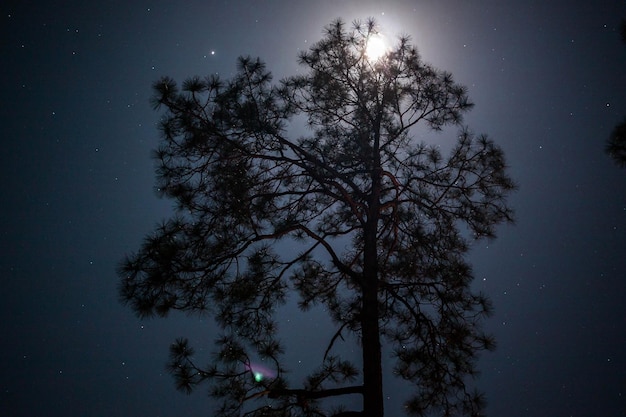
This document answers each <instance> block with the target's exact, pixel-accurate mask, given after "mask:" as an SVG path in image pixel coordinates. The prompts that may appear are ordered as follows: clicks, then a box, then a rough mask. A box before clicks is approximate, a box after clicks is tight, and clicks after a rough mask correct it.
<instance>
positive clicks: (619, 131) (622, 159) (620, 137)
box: [605, 19, 626, 167]
mask: <svg viewBox="0 0 626 417" xmlns="http://www.w3.org/2000/svg"><path fill="white" fill-rule="evenodd" d="M620 35H621V38H622V42H624V43H626V19H622V23H621V24H620ZM605 151H606V153H607V154H608V155H609V156H610V157H611V158H613V161H614V162H615V163H616V164H617V165H619V166H620V167H626V118H624V120H623V121H622V122H621V123H620V124H618V125H617V126H615V128H613V131H612V132H611V135H610V136H609V139H608V140H607V142H606V147H605Z"/></svg>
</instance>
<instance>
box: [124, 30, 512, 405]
mask: <svg viewBox="0 0 626 417" xmlns="http://www.w3.org/2000/svg"><path fill="white" fill-rule="evenodd" d="M377 33H378V29H377V26H376V23H375V22H374V21H373V20H369V21H367V22H365V23H360V22H355V23H354V25H353V27H351V28H349V29H348V28H346V26H345V24H344V23H343V22H342V21H341V20H337V21H335V22H333V23H332V24H330V25H329V26H327V27H326V30H325V34H324V37H323V38H322V40H321V41H319V42H318V43H317V44H315V45H314V46H313V47H312V48H311V49H310V50H309V51H307V52H304V53H302V54H301V55H300V57H299V62H300V64H301V65H302V66H303V67H304V68H305V72H304V74H303V75H298V76H294V77H291V78H287V79H285V80H283V81H281V82H280V83H275V84H273V83H272V77H271V75H270V73H269V72H268V71H267V70H266V69H265V65H264V64H263V63H261V62H260V61H259V60H258V59H251V58H240V60H239V62H238V71H237V73H236V75H235V76H234V77H233V78H232V79H230V80H228V81H222V80H220V79H218V78H217V77H215V76H211V77H209V78H207V79H200V78H191V79H188V80H187V81H185V82H184V83H183V85H182V89H180V90H179V89H178V87H177V86H176V83H175V82H174V81H173V80H172V79H170V78H163V79H161V80H159V81H158V82H156V83H155V84H154V90H155V96H154V105H155V107H156V108H159V107H165V108H166V110H167V112H166V114H165V116H164V118H163V119H162V123H161V126H160V127H161V131H162V134H163V142H162V144H161V147H160V148H159V149H158V150H157V151H156V154H155V158H156V159H157V161H158V163H159V166H158V170H157V173H158V190H159V191H160V192H161V193H162V194H163V195H164V196H167V197H170V198H173V199H174V200H175V201H176V202H177V212H176V215H175V217H173V218H172V219H170V220H168V221H166V222H165V223H163V224H162V225H160V226H159V227H158V228H157V229H156V231H155V232H154V233H153V234H152V235H150V236H148V237H147V238H146V240H145V242H144V243H143V245H142V246H141V248H140V250H139V251H138V252H137V253H136V254H132V255H130V256H128V257H127V258H126V259H125V260H124V261H123V262H122V263H121V265H120V270H119V275H120V277H121V285H120V294H121V298H122V299H123V301H124V302H126V303H128V304H130V306H131V307H132V308H133V310H134V311H135V312H136V313H137V314H138V315H139V316H141V317H145V316H153V315H159V316H164V315H166V314H167V313H168V312H169V311H170V310H183V311H187V312H206V313H208V314H211V315H213V316H214V317H215V319H216V322H217V323H218V324H219V326H220V328H221V334H220V335H219V336H218V337H217V340H216V351H215V354H214V356H213V358H212V360H211V363H210V364H209V365H207V366H202V365H200V364H198V362H197V360H196V359H195V357H194V351H193V349H192V348H191V347H190V346H189V344H188V341H187V340H186V339H179V340H177V341H176V342H175V343H174V344H173V345H172V347H171V352H170V353H171V361H170V364H169V369H170V371H171V373H172V374H173V375H174V376H175V379H176V384H177V386H178V388H179V389H181V390H183V391H187V392H190V391H191V390H192V389H193V388H195V387H196V386H197V385H198V384H200V383H203V382H207V381H208V382H209V383H210V386H211V391H210V394H211V395H212V396H214V397H216V398H218V399H219V400H220V405H221V408H220V409H219V410H218V415H220V416H235V415H237V416H238V415H246V416H296V415H297V416H328V415H334V416H353V415H366V416H371V417H382V416H383V382H382V373H383V370H382V360H381V357H382V355H381V345H382V344H383V343H384V344H385V345H386V346H388V347H389V349H390V351H392V352H393V357H394V358H395V367H394V368H393V373H394V374H395V375H397V376H398V377H400V378H403V379H405V380H406V381H409V382H410V383H411V384H412V386H413V388H414V392H413V394H412V396H411V397H410V398H409V399H408V400H407V402H406V407H405V408H406V411H407V412H408V413H409V414H410V415H418V416H421V415H426V414H427V413H430V412H432V411H438V412H441V413H442V414H443V415H463V414H464V415H478V414H479V413H480V412H481V407H482V395H481V394H479V393H476V392H473V391H471V390H470V389H469V388H468V386H467V383H468V379H469V377H471V376H473V375H475V373H476V370H475V360H476V357H477V354H478V352H479V351H481V350H483V349H491V348H492V347H493V346H494V342H493V340H492V338H491V337H489V336H487V335H485V334H484V333H483V332H482V330H481V326H480V324H481V318H482V317H483V316H485V315H487V314H489V313H490V311H491V308H490V302H489V300H488V299H487V298H486V297H485V296H484V295H482V294H477V293H473V292H472V290H471V288H470V284H471V282H472V278H473V277H472V270H471V267H470V265H469V264H468V263H467V262H466V261H465V260H464V256H465V255H466V254H467V252H468V250H469V247H470V243H471V241H472V240H474V239H482V238H492V237H494V228H495V226H496V225H497V224H499V223H501V222H506V221H511V220H512V212H511V210H510V208H509V207H507V204H506V196H507V195H508V193H509V192H510V191H511V190H513V189H514V184H513V182H512V181H511V180H510V178H509V177H508V176H507V174H506V173H505V168H506V166H505V162H504V156H503V152H502V151H501V149H500V148H499V147H497V146H496V145H495V144H494V143H493V142H492V141H491V140H490V139H488V138H487V137H486V136H475V135H474V134H472V133H471V132H470V131H468V130H467V129H465V128H462V127H461V128H460V131H459V133H458V137H457V140H456V144H455V145H454V146H452V149H451V151H450V154H449V156H447V157H444V156H442V154H441V152H440V150H439V147H438V146H436V145H434V144H425V143H420V142H418V141H417V140H415V139H414V138H413V137H412V136H411V132H413V131H414V129H415V128H417V127H418V126H420V125H423V126H425V128H427V129H426V130H432V131H439V130H441V129H442V128H443V127H444V126H446V125H458V126H460V124H461V121H462V114H463V113H464V112H466V111H468V110H469V109H470V108H471V107H472V104H471V103H470V102H469V100H468V97H467V92H466V89H465V88H464V87H462V86H460V85H458V84H456V83H455V82H454V81H453V79H452V76H451V75H450V74H449V73H445V72H441V71H439V70H436V69H434V68H432V67H431V66H429V65H427V64H425V63H423V62H422V61H421V59H420V57H419V55H418V53H417V51H416V49H415V48H414V47H413V46H411V44H410V42H409V39H408V38H407V37H403V38H400V39H399V40H398V42H397V44H396V45H395V46H394V47H392V48H389V49H388V51H387V53H386V54H385V55H384V56H383V57H380V58H377V59H376V60H373V59H370V58H369V57H368V56H367V53H366V51H367V49H366V46H367V42H368V40H369V39H370V38H372V37H373V36H375V35H376V34H377ZM301 120H306V123H307V127H308V130H307V132H308V133H307V135H306V136H302V137H298V138H294V137H293V136H294V134H293V131H294V130H296V129H294V128H293V125H294V124H297V123H298V121H301ZM290 295H293V296H297V299H298V304H299V307H300V308H301V309H302V310H303V311H305V310H307V309H308V308H309V307H311V306H314V305H321V306H323V307H324V308H325V310H326V311H327V312H328V313H329V315H330V318H331V319H332V323H334V325H335V326H336V332H335V333H334V336H332V337H330V338H329V340H328V344H327V345H325V346H320V364H319V368H317V369H315V370H312V373H311V374H310V375H309V376H308V377H307V378H306V379H305V381H304V382H303V384H302V385H300V386H299V387H295V386H294V385H290V383H289V381H288V380H287V377H286V373H287V368H286V365H285V364H283V352H284V347H283V345H282V343H281V342H280V340H279V324H280V323H279V322H278V320H279V317H278V318H277V317H276V314H277V312H280V310H279V308H280V306H281V305H282V304H284V303H285V302H286V300H287V298H288V296H290ZM344 334H345V335H347V334H353V335H355V336H356V338H357V340H359V341H360V344H359V346H360V347H361V348H362V357H361V360H360V362H359V361H357V363H356V364H355V363H352V362H350V361H348V360H346V359H345V358H341V357H340V356H339V355H338V354H337V353H336V351H337V349H336V348H337V347H336V346H335V344H336V342H337V341H338V340H339V339H343V336H344ZM258 363H262V364H263V366H264V367H266V368H267V369H271V375H268V376H267V377H265V378H263V377H262V374H261V373H260V372H259V371H258V369H257V368H255V367H257V364H258ZM346 394H359V395H361V396H362V399H363V410H364V411H361V412H356V411H346V410H344V409H334V410H332V411H329V410H327V409H326V408H325V407H324V404H323V399H324V398H326V397H336V396H340V395H346Z"/></svg>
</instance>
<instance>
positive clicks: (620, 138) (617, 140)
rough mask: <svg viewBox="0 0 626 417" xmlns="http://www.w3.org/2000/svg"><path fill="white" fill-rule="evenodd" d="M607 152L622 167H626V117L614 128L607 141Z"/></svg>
mask: <svg viewBox="0 0 626 417" xmlns="http://www.w3.org/2000/svg"><path fill="white" fill-rule="evenodd" d="M606 153H607V154H609V156H610V157H611V158H613V161H615V163H616V164H618V165H619V166H621V167H626V119H624V121H623V122H622V123H620V124H618V125H617V126H615V128H614V129H613V132H611V136H610V137H609V140H608V141H607V143H606Z"/></svg>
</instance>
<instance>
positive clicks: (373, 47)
mask: <svg viewBox="0 0 626 417" xmlns="http://www.w3.org/2000/svg"><path fill="white" fill-rule="evenodd" d="M385 52H387V45H385V41H384V40H383V37H382V36H380V35H372V36H370V38H369V39H368V40H367V47H366V48H365V54H366V55H367V57H368V58H369V59H371V60H373V61H375V60H377V59H378V58H380V57H381V56H383V55H384V54H385Z"/></svg>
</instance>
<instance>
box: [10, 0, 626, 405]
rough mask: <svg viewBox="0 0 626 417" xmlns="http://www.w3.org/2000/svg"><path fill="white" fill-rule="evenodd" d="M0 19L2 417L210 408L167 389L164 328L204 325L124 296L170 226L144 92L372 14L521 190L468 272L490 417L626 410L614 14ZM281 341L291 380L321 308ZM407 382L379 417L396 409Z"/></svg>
mask: <svg viewBox="0 0 626 417" xmlns="http://www.w3.org/2000/svg"><path fill="white" fill-rule="evenodd" d="M470 3H472V4H470ZM0 11H1V14H0V33H1V37H0V54H1V55H0V68H1V73H0V74H2V76H1V79H0V93H1V97H2V105H1V106H0V138H1V140H2V147H1V152H0V179H1V181H0V202H1V203H2V204H1V205H0V207H1V210H2V216H1V220H0V221H1V227H0V247H1V248H2V251H0V280H1V283H0V294H1V299H2V302H1V303H0V309H1V310H0V313H1V317H2V319H1V321H0V334H1V335H2V337H3V340H4V342H2V344H1V345H0V346H1V347H0V369H1V372H0V415H2V416H5V415H6V416H34V415H39V416H42V415H47V416H66V417H67V416H69V417H73V416H130V415H132V416H163V417H165V416H167V417H169V416H178V415H188V416H206V415H211V413H210V409H211V407H212V403H211V400H210V399H208V398H207V397H206V396H205V395H204V393H203V392H197V393H195V394H194V395H192V396H185V395H183V394H181V393H179V392H177V391H175V390H174V385H173V382H172V380H171V378H170V376H169V375H168V374H167V373H166V372H165V371H164V364H165V362H166V360H167V354H168V345H169V343H171V342H172V341H173V340H174V339H175V338H176V337H179V336H187V337H190V339H192V341H193V342H194V344H195V345H196V346H197V347H201V346H205V347H206V349H205V353H206V351H208V350H210V348H211V344H210V340H211V336H212V327H211V325H210V323H209V322H207V321H206V320H205V321H202V320H199V319H197V318H189V317H186V316H173V317H171V318H168V319H165V320H148V321H140V320H139V319H136V318H135V317H134V316H133V314H132V312H131V311H130V310H129V309H127V308H125V307H124V306H122V305H120V304H119V302H118V300H117V293H116V286H117V281H118V278H117V276H116V274H115V267H116V264H117V262H118V261H119V260H120V259H121V258H122V257H123V255H124V254H125V253H127V252H129V251H132V250H135V249H137V247H138V245H139V243H140V242H141V239H142V238H143V236H144V235H145V234H146V233H148V232H150V231H151V229H152V228H153V226H154V225H155V223H156V222H158V221H159V220H161V219H163V218H165V217H168V216H169V215H170V214H171V203H170V202H168V201H163V200H159V199H157V198H156V197H155V195H154V193H153V191H152V187H153V184H154V174H153V163H152V160H151V159H150V151H151V150H152V149H153V148H155V147H156V146H157V143H158V138H159V136H158V132H157V129H156V127H155V122H156V121H157V120H158V114H157V113H156V112H154V111H152V109H151V107H150V104H149V97H150V95H151V89H150V86H151V84H152V82H153V81H155V80H156V79H157V78H159V77H160V76H162V75H169V76H172V77H174V78H176V79H178V80H182V79H184V78H185V77H187V76H191V75H207V74H210V73H219V74H220V76H222V77H225V78H227V77H228V76H229V75H230V74H232V73H233V72H234V69H235V60H236V58H237V56H239V55H246V54H250V55H253V56H260V57H261V58H262V59H263V60H265V61H266V62H267V66H268V68H269V69H270V70H272V71H273V72H274V74H275V75H276V78H281V77H282V76H287V75H292V74H295V73H296V72H297V71H299V68H298V66H297V64H296V57H297V53H298V51H299V50H302V49H305V48H308V47H309V46H310V45H311V44H312V43H314V42H316V41H317V40H319V39H320V37H321V33H322V28H323V26H324V25H326V24H328V23H329V22H330V21H331V20H333V19H334V18H336V17H342V18H344V19H345V20H347V21H351V20H353V19H355V18H367V17H368V16H373V17H375V18H377V19H378V20H379V22H380V23H381V25H382V27H383V29H384V30H385V31H386V32H387V33H388V34H389V36H390V37H392V38H393V37H394V36H395V35H397V34H409V35H411V36H412V39H413V42H414V43H415V44H416V45H417V47H418V49H419V50H420V51H421V54H422V57H423V58H424V60H425V61H427V62H430V63H432V64H433V65H435V66H437V67H439V68H441V69H444V70H447V71H450V72H452V73H453V74H454V76H455V79H456V80H457V81H459V82H460V83H463V84H465V85H467V86H468V88H469V94H470V97H471V99H472V100H473V101H474V102H475V103H476V107H475V109H474V110H473V111H472V112H471V114H469V115H468V116H467V117H466V119H465V122H466V123H467V124H468V125H469V127H470V128H471V130H473V131H475V132H479V133H482V132H484V133H488V134H489V136H491V137H493V138H494V139H495V140H496V141H497V142H498V143H499V144H500V145H501V146H502V147H503V148H504V150H505V152H506V154H507V158H508V161H509V163H510V165H511V174H512V176H513V177H514V179H515V180H516V181H517V182H518V184H519V185H520V190H519V191H518V192H517V193H516V194H515V195H514V196H513V198H512V199H511V204H512V206H513V207H514V208H515V209H516V212H517V224H516V225H515V226H506V227H502V228H500V229H499V238H498V239H497V240H495V241H493V242H488V243H485V242H481V243H480V244H479V245H478V246H477V247H476V248H475V250H474V251H473V252H472V259H471V260H472V262H473V264H474V267H475V271H476V286H477V287H478V288H480V289H482V290H484V291H485V292H487V294H489V295H490V296H491V297H492V298H493V301H494V303H495V308H496V313H495V315H494V317H492V318H491V319H489V320H488V323H487V327H488V328H489V329H490V330H491V331H492V332H494V333H495V336H496V338H497V340H498V342H499V344H498V349H497V351H496V352H495V353H491V354H485V355H483V357H482V359H481V362H480V369H481V370H482V377H481V379H480V380H479V382H478V384H479V386H480V387H481V388H482V389H484V390H485V391H486V393H487V396H488V400H489V404H490V405H489V408H488V412H489V415H491V416H509V417H522V416H527V417H555V416H575V417H586V416H590V415H597V416H600V415H601V416H626V358H625V357H624V352H626V307H625V305H626V303H625V301H624V300H625V299H626V170H624V169H619V168H617V167H616V166H615V165H614V164H613V163H612V161H611V160H610V159H609V158H608V157H607V156H606V155H605V154H604V153H603V147H604V141H605V139H606V138H607V136H608V135H609V134H610V132H611V129H612V127H613V126H614V125H616V124H617V123H618V122H620V121H621V120H622V119H623V117H624V116H626V45H625V44H623V43H621V41H620V37H619V33H618V26H619V22H620V20H621V19H622V18H625V17H626V4H624V2H623V1H621V0H615V1H596V2H582V1H579V2H572V1H528V0H525V1H521V0H520V1H502V0H500V1H496V0H493V1H480V2H465V1H460V0H459V1H445V0H444V1H441V0H440V1H434V0H431V1H418V0H414V1H382V0H380V1H358V0H352V1H350V0H332V1H306V2H305V1H223V2H217V1H186V2H174V1H148V0H146V1H132V2H128V1H111V2H84V1H83V2H78V1H66V2H62V1H59V2H28V1H12V0H10V1H8V2H4V3H3V4H2V5H1V6H0ZM454 134H455V130H454V129H450V130H446V131H444V132H443V133H440V134H433V135H430V136H427V137H420V139H422V140H427V141H438V140H441V141H445V140H449V138H451V137H453V136H454ZM291 316H292V315H291V314H290V317H291ZM320 323H322V324H320ZM285 328H286V331H287V332H288V335H287V336H286V337H287V338H290V339H292V340H293V341H294V343H295V348H294V349H292V351H291V352H290V356H291V357H293V359H294V363H293V365H292V368H294V369H297V367H298V366H299V365H298V361H299V360H304V359H305V358H307V357H310V356H312V355H317V354H319V350H313V349H311V350H308V349H309V348H310V347H311V346H312V345H315V341H316V340H317V339H318V338H319V335H320V334H325V332H327V331H328V329H325V328H324V325H323V321H321V320H320V315H319V312H314V313H313V316H312V317H310V316H302V317H301V318H298V316H297V315H296V313H295V312H293V319H292V320H291V321H290V322H289V324H286V325H285ZM321 349H323V347H322V348H321ZM399 386H401V384H400V383H399V382H398V383H393V384H389V386H388V388H389V390H388V396H389V400H388V401H387V409H388V411H389V412H388V415H389V416H395V415H401V414H396V411H397V409H398V408H397V404H399V403H401V401H402V399H403V398H402V395H401V393H402V389H400V388H397V387H399ZM392 388H393V389H392ZM405 392H406V391H405Z"/></svg>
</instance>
